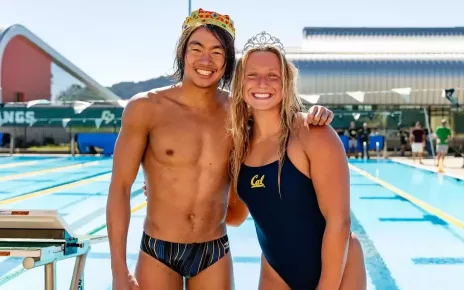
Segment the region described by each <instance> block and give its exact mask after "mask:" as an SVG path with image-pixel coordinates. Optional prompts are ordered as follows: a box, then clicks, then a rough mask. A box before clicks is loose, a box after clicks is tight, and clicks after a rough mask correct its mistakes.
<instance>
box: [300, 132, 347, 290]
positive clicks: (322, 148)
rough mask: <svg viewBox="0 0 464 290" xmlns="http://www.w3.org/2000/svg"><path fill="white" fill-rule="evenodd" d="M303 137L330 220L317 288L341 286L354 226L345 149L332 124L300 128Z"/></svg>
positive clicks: (321, 204) (322, 207)
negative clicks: (351, 227) (351, 229)
mask: <svg viewBox="0 0 464 290" xmlns="http://www.w3.org/2000/svg"><path fill="white" fill-rule="evenodd" d="M305 131H306V132H305ZM300 140H301V141H302V143H303V147H304V148H305V152H306V156H307V157H308V159H309V164H310V172H311V179H312V180H313V183H314V188H315V190H316V195H317V200H318V203H319V208H320V210H321V212H322V214H323V216H324V218H325V220H326V228H325V232H324V238H323V241H322V253H321V254H322V272H321V277H320V281H319V285H318V287H317V290H332V289H339V287H340V284H341V281H342V277H343V273H344V270H345V264H346V258H347V253H348V245H349V238H350V226H351V219H350V181H349V169H348V163H347V160H346V155H345V150H344V148H343V145H342V143H341V141H340V138H339V137H338V136H337V134H336V132H335V131H334V130H333V129H332V128H331V127H329V126H322V127H312V128H310V130H300ZM327 176H331V177H332V178H327ZM334 180H336V182H334Z"/></svg>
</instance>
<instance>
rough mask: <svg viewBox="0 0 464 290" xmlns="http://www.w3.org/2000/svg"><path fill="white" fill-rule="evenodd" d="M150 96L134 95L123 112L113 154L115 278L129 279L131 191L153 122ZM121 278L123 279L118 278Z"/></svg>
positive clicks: (110, 205) (110, 209)
mask: <svg viewBox="0 0 464 290" xmlns="http://www.w3.org/2000/svg"><path fill="white" fill-rule="evenodd" d="M148 102H149V100H148V98H147V96H146V95H137V96H134V97H133V98H132V99H131V100H130V101H129V102H128V103H127V105H126V107H125V109H124V112H123V115H122V122H121V123H122V126H121V130H120V132H119V135H118V138H117V141H116V145H115V150H114V157H113V172H112V176H111V183H110V187H109V194H108V202H107V207H106V223H107V225H108V240H109V244H110V253H111V268H112V271H113V279H126V278H127V274H128V273H129V272H128V268H127V263H126V244H127V231H128V227H129V220H130V193H131V188H132V184H133V182H134V180H135V178H136V176H137V173H138V171H139V168H140V164H141V161H142V157H143V153H144V151H145V147H146V145H147V137H148V133H149V130H150V127H151V125H150V123H149V122H150V121H149V120H152V118H149V117H148V116H149V114H147V113H148V110H147V108H149V103H148ZM117 277H119V278H117Z"/></svg>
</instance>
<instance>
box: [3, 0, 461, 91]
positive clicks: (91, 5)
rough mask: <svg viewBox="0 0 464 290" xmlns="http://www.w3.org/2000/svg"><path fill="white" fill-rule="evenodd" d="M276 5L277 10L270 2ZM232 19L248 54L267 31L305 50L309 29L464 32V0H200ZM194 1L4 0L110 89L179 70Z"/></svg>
mask: <svg viewBox="0 0 464 290" xmlns="http://www.w3.org/2000/svg"><path fill="white" fill-rule="evenodd" d="M270 3H272V4H270ZM192 7H193V10H195V9H197V8H203V9H206V10H215V11H218V12H220V13H224V14H229V15H230V16H231V17H232V19H233V20H234V21H235V25H236V31H237V40H236V45H237V47H238V48H241V47H242V46H243V45H244V43H245V42H246V40H247V39H248V38H249V37H251V36H252V35H254V34H256V33H258V32H260V31H262V30H266V31H268V32H270V33H271V34H273V35H275V36H276V37H278V38H280V39H281V40H282V41H283V43H284V44H285V45H291V46H295V45H299V44H300V43H301V39H302V28H303V27H305V26H464V18H463V15H462V13H463V11H464V1H463V0H440V1H437V0H390V1H388V0H383V1H380V0H350V1H346V0H322V1H312V0H283V1H277V0H267V1H266V0H234V1H223V0H192ZM187 13H188V2H187V0H132V1H129V0H111V1H110V0H75V1H71V0H2V1H1V4H0V24H15V23H19V24H22V25H24V26H26V27H27V28H28V29H29V30H31V31H32V32H33V33H35V34H36V35H38V36H39V37H40V38H42V39H43V40H44V41H45V42H47V43H48V44H49V45H51V46H52V47H53V48H54V49H56V50H57V51H58V52H60V53H61V54H62V55H63V56H64V57H66V58H67V59H69V60H70V61H71V62H73V63H74V64H75V65H77V66H78V67H79V68H81V69H82V70H83V71H85V72H86V73H87V74H89V75H90V76H91V77H93V78H94V79H95V80H97V81H98V82H100V83H101V84H103V85H105V86H109V85H112V84H114V83H117V82H120V81H142V80H146V79H150V78H153V77H158V76H160V75H165V74H167V73H171V72H172V64H173V57H174V46H175V44H176V41H177V39H178V37H179V35H180V31H181V25H182V22H183V21H184V19H185V17H186V16H187Z"/></svg>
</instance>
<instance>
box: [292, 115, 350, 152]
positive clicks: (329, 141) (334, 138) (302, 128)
mask: <svg viewBox="0 0 464 290" xmlns="http://www.w3.org/2000/svg"><path fill="white" fill-rule="evenodd" d="M305 118H306V116H305V115H304V114H302V113H299V114H298V115H297V117H296V118H295V119H294V122H293V126H292V127H293V128H292V131H293V135H294V136H295V137H297V138H298V140H299V142H301V144H302V146H303V147H304V148H309V147H312V145H311V144H313V145H315V146H317V147H318V148H320V146H324V147H325V146H327V148H333V147H334V146H339V145H340V144H341V141H340V138H339V137H338V134H337V132H335V130H334V129H333V128H332V126H329V125H306V124H305V122H304V121H305Z"/></svg>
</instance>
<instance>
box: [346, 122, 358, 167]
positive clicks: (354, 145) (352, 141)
mask: <svg viewBox="0 0 464 290" xmlns="http://www.w3.org/2000/svg"><path fill="white" fill-rule="evenodd" d="M352 151H353V152H354V156H355V158H358V129H356V123H355V122H354V121H351V123H350V127H349V128H348V152H347V155H348V158H349V157H350V153H351V152H352Z"/></svg>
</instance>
